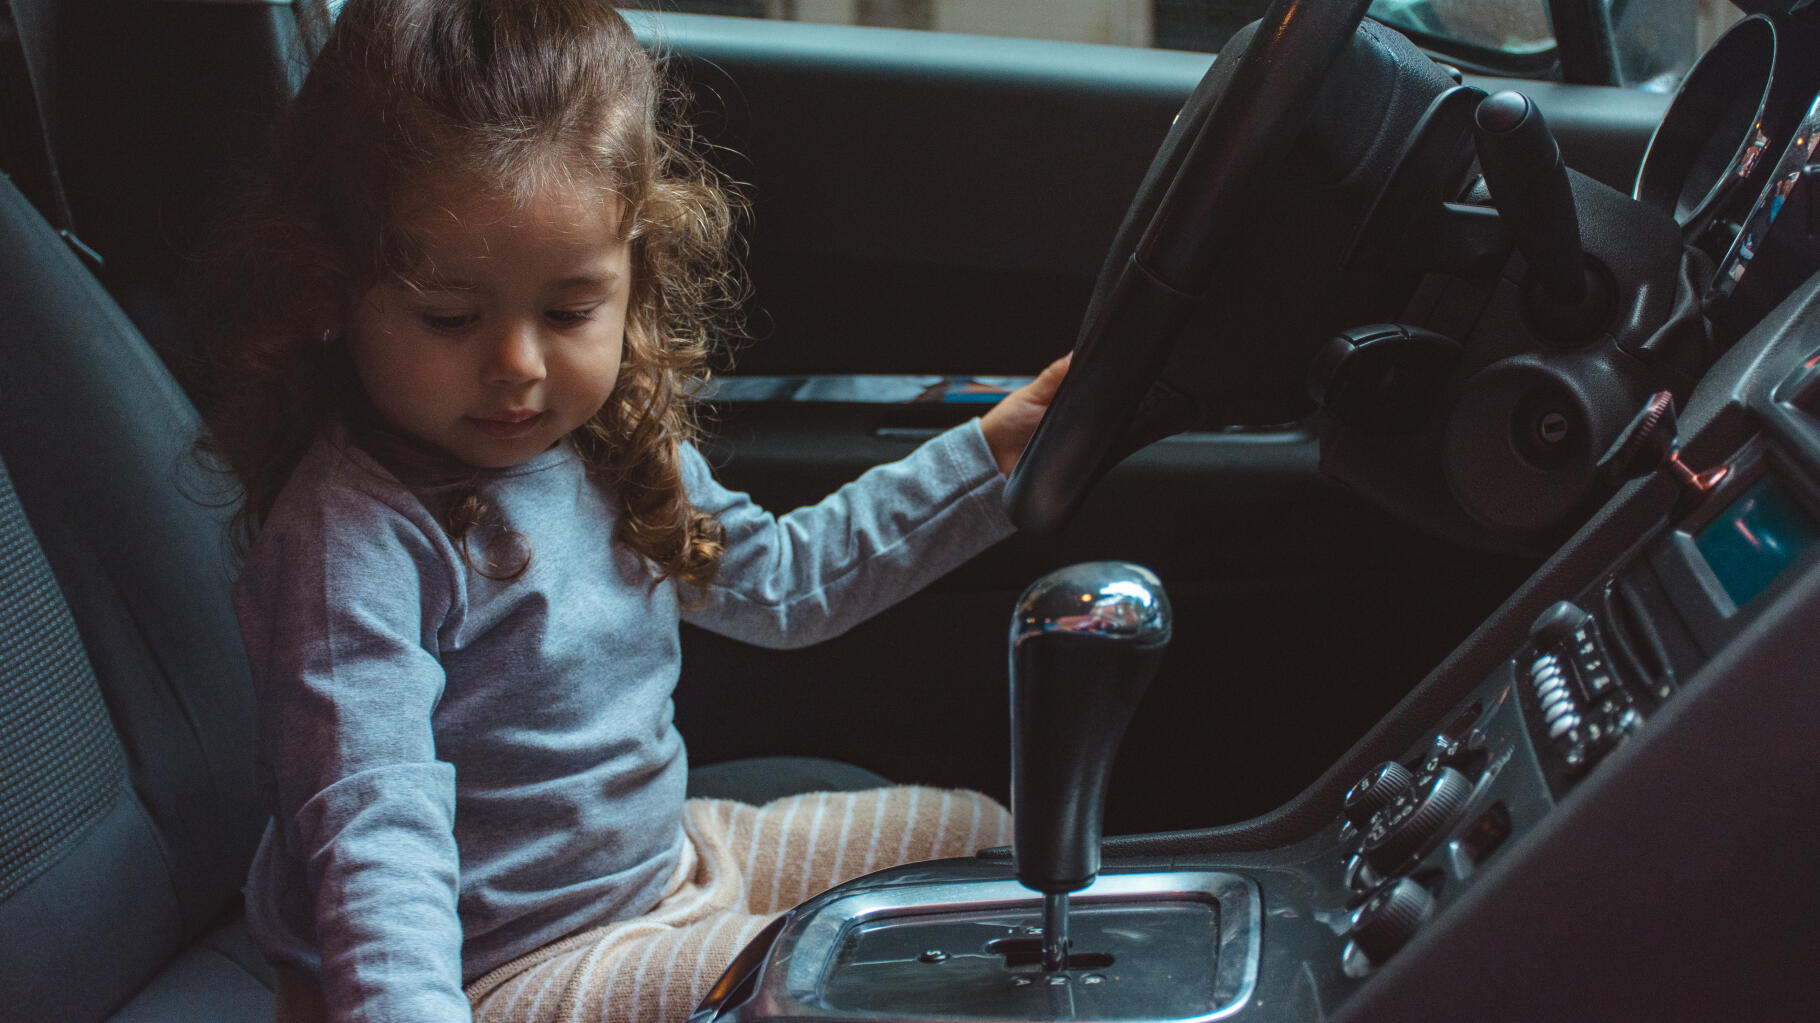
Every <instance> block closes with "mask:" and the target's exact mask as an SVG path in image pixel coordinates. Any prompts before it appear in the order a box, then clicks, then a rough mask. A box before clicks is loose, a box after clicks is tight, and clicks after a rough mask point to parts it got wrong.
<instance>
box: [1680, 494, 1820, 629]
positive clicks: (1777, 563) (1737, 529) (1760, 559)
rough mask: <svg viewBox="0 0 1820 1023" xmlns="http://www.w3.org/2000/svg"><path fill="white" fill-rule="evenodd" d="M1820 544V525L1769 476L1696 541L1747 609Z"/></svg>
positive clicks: (1729, 592) (1731, 594) (1728, 591)
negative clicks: (1756, 598)
mask: <svg viewBox="0 0 1820 1023" xmlns="http://www.w3.org/2000/svg"><path fill="white" fill-rule="evenodd" d="M1816 541H1820V526H1816V525H1815V523H1814V519H1813V517H1812V516H1811V515H1809V514H1808V512H1807V510H1806V509H1804V508H1802V507H1801V506H1800V505H1799V504H1797V503H1796V501H1795V499H1794V497H1793V496H1792V495H1791V494H1789V492H1788V490H1787V489H1786V488H1784V487H1783V485H1782V484H1781V483H1779V482H1777V481H1776V480H1775V478H1774V477H1765V478H1764V479H1763V480H1761V481H1760V482H1758V483H1757V484H1756V485H1755V486H1753V487H1751V488H1750V489H1749V490H1747V491H1745V492H1744V495H1743V496H1742V497H1740V498H1738V499H1737V500H1736V501H1733V502H1732V504H1731V507H1729V508H1727V509H1725V511H1723V512H1721V513H1720V515H1719V517H1718V518H1716V519H1714V520H1713V521H1712V522H1710V523H1708V524H1707V525H1706V527H1705V528H1703V529H1701V530H1700V532H1699V533H1698V534H1697V535H1696V536H1695V537H1694V546H1695V547H1697V548H1699V550H1700V555H1701V556H1702V557H1704V558H1705V559H1706V563H1707V564H1708V565H1709V566H1711V568H1712V570H1713V575H1715V576H1717V577H1718V579H1719V585H1720V586H1722V587H1724V588H1725V594H1726V596H1728V597H1730V598H1731V599H1732V603H1733V604H1736V605H1737V606H1739V607H1743V606H1744V605H1745V604H1747V603H1749V602H1750V600H1751V598H1753V597H1755V596H1756V595H1757V594H1759V593H1762V592H1763V591H1764V589H1765V588H1767V587H1768V586H1769V584H1770V583H1771V582H1773V581H1774V580H1775V578H1776V576H1777V575H1779V574H1781V572H1782V570H1783V569H1785V568H1787V567H1788V566H1789V565H1790V564H1792V563H1793V562H1794V560H1795V559H1796V558H1798V557H1800V556H1801V554H1802V552H1803V551H1806V550H1807V549H1808V548H1809V547H1812V546H1813V545H1814V543H1815V542H1816Z"/></svg>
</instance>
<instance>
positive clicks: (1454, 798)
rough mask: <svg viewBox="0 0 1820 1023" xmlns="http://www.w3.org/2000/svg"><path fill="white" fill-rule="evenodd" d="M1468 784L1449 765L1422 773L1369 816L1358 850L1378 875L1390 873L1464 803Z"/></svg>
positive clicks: (1468, 788) (1450, 818) (1442, 825)
mask: <svg viewBox="0 0 1820 1023" xmlns="http://www.w3.org/2000/svg"><path fill="white" fill-rule="evenodd" d="M1471 794H1472V783H1471V782H1470V781H1467V780H1466V776H1465V775H1463V774H1461V773H1460V772H1459V771H1456V770H1454V769H1453V768H1451V767H1443V768H1441V769H1440V770H1438V771H1434V772H1432V773H1424V774H1423V775H1421V776H1420V777H1418V778H1417V779H1416V781H1415V783H1414V784H1413V785H1411V786H1410V787H1409V788H1408V789H1406V790H1405V791H1404V792H1403V794H1402V795H1400V796H1398V797H1397V798H1396V799H1395V800H1394V801H1392V802H1391V803H1390V805H1388V806H1386V807H1384V808H1383V809H1382V810H1379V811H1378V812H1377V814H1376V815H1374V816H1373V817H1372V818H1371V826H1370V827H1369V828H1368V829H1366V832H1365V841H1364V843H1363V844H1362V845H1361V846H1360V849H1359V852H1360V854H1361V855H1363V856H1364V857H1365V862H1367V863H1369V864H1371V866H1372V869H1374V870H1376V871H1377V872H1378V873H1379V874H1390V873H1392V872H1394V870H1395V868H1396V867H1398V866H1400V865H1401V864H1402V862H1403V861H1404V860H1406V859H1408V858H1409V857H1410V856H1411V855H1413V854H1414V853H1415V852H1416V851H1418V850H1419V849H1421V848H1422V846H1423V845H1424V844H1426V843H1427V842H1428V840H1429V839H1431V838H1434V837H1435V836H1437V835H1439V834H1440V832H1441V829H1442V828H1444V827H1446V826H1447V823H1448V822H1449V821H1450V820H1452V819H1453V817H1454V815H1455V814H1457V813H1459V812H1460V810H1461V808H1463V807H1464V806H1465V805H1466V798H1467V797H1468V796H1469V795H1471Z"/></svg>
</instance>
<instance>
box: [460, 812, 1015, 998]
mask: <svg viewBox="0 0 1820 1023" xmlns="http://www.w3.org/2000/svg"><path fill="white" fill-rule="evenodd" d="M683 830H684V832H685V834H686V835H687V837H688V841H687V842H685V843H684V848H683V858H682V862H681V863H680V864H678V866H677V869H676V873H675V875H674V876H673V877H672V879H671V882H670V890H669V894H667V895H666V896H664V898H663V900H662V901H661V902H659V903H658V904H657V906H656V907H654V908H653V909H652V910H651V912H649V913H647V914H646V915H644V916H641V917H638V918H637V919H633V920H626V921H623V922H621V923H616V924H610V925H608V926H606V927H601V928H597V929H595V930H591V931H585V932H582V933H580V934H576V935H572V936H570V937H568V938H565V939H563V940H561V941H557V942H554V943H552V944H550V945H547V946H545V947H543V948H541V949H538V950H537V951H536V952H533V953H531V954H529V955H527V956H523V957H521V958H519V959H516V960H514V961H512V962H510V963H507V964H506V965H504V966H502V967H500V968H499V969H497V970H494V971H493V972H491V973H489V974H487V975H486V976H484V977H481V978H480V979H478V980H476V981H475V982H474V983H473V984H472V985H470V986H469V987H468V997H469V999H470V1000H471V1001H472V1002H473V1003H474V1019H475V1021H476V1023H533V1021H535V1023H572V1021H573V1023H580V1021H586V1023H597V1021H609V1020H611V1021H638V1023H661V1021H671V1020H681V1019H683V1018H684V1017H685V1016H687V1015H688V1014H689V1012H690V1010H691V1009H693V1008H694V1007H695V1004H696V1003H697V1002H698V1001H700V1000H701V997H702V996H703V995H704V994H705V993H706V992H707V990H708V988H709V987H710V986H712V985H713V983H714V981H715V980H716V979H717V978H718V977H719V976H720V974H721V971H722V970H723V969H725V968H726V966H727V964H728V963H729V962H731V961H732V959H733V957H734V956H735V955H736V954H738V952H739V950H740V949H741V948H743V947H745V945H746V943H747V942H748V941H750V940H751V939H752V937H753V936H754V935H756V934H757V933H758V932H759V931H760V930H762V929H763V928H764V926H765V925H766V924H768V923H770V922H771V920H772V919H774V918H775V917H776V916H777V914H778V913H780V912H782V911H783V910H786V909H788V908H790V907H791V906H794V905H796V904H797V903H799V902H802V901H803V900H805V899H807V898H809V897H810V896H812V895H816V894H818V893H820V892H822V891H825V890H826V889H828V888H831V887H833V886H834V885H836V884H839V883H840V882H842V881H845V880H847V879H849V878H853V877H858V876H859V875H861V874H864V873H867V872H869V871H873V870H879V869H882V868H884V867H888V866H893V865H896V864H899V863H909V862H913V861H916V860H927V859H939V858H941V857H945V856H968V855H971V854H972V853H973V852H974V851H975V850H977V849H980V848H982V847H985V846H991V845H1003V844H1005V843H1007V842H1009V841H1011V815H1010V814H1009V813H1007V812H1006V811H1005V809H1004V807H1002V806H1000V805H999V804H998V803H996V802H994V801H992V800H991V799H989V798H987V797H986V796H982V795H980V794H979V793H977V792H966V791H944V790H941V789H931V788H889V789H875V790H872V791H869V792H816V793H810V794H808V795H801V796H790V797H787V798H785V799H780V800H777V801H776V802H773V803H767V804H766V805H764V806H762V807H755V806H747V805H745V804H743V803H733V802H726V801H721V800H705V799H692V800H690V801H689V802H688V803H687V804H686V805H685V808H684V812H683Z"/></svg>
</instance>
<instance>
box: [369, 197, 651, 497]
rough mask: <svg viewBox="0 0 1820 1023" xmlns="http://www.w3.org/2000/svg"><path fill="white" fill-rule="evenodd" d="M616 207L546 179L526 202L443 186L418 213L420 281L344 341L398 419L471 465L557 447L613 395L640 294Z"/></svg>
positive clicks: (508, 462)
mask: <svg viewBox="0 0 1820 1023" xmlns="http://www.w3.org/2000/svg"><path fill="white" fill-rule="evenodd" d="M618 220H619V216H618V209H617V204H615V203H612V202H603V201H600V200H598V199H595V198H593V197H592V196H591V195H589V194H585V193H579V192H572V191H569V190H563V189H551V190H546V191H545V192H544V193H541V194H539V195H538V196H537V197H536V198H535V199H534V200H533V201H532V202H530V203H528V204H523V205H520V204H518V203H515V202H513V201H512V200H511V199H506V198H492V197H488V196H487V195H486V194H485V193H483V192H482V191H481V190H470V191H465V192H463V191H457V190H454V189H433V190H432V191H431V194H430V201H428V202H425V203H424V204H423V205H422V206H421V207H420V208H419V212H418V213H417V214H416V215H415V216H413V217H411V218H409V220H408V222H407V224H406V226H407V227H408V228H409V229H411V230H412V231H413V232H414V234H415V237H416V238H417V239H418V240H419V242H420V243H421V246H422V253H423V257H424V258H423V263H422V265H421V267H420V270H419V273H418V274H417V276H418V277H419V278H421V279H420V280H419V281H417V282H416V283H418V284H420V285H421V290H419V289H416V288H411V287H407V286H405V285H402V284H383V285H380V286H379V287H376V288H374V289H372V290H371V291H369V292H368V293H367V294H366V295H364V296H361V297H360V298H359V299H358V300H357V301H356V302H355V307H354V311H353V316H352V322H351V323H350V325H349V331H348V348H349V351H350V352H351V354H352V355H353V359H354V366H355V369H356V370H357V372H358V373H359V376H360V382H361V385H362V386H363V387H365V389H366V393H367V397H368V399H369V400H370V401H371V402H372V404H373V407H374V408H375V409H377V410H378V412H379V414H380V415H381V416H383V417H384V418H385V420H386V421H387V422H388V423H389V424H391V425H392V426H393V427H394V428H396V429H400V430H403V431H404V432H406V433H408V434H410V435H411V436H412V437H415V438H416V439H418V440H421V441H425V442H427V443H430V444H433V445H435V446H436V447H438V448H440V449H442V450H443V451H445V452H447V453H448V454H450V455H453V456H455V457H456V458H459V459H460V460H462V461H463V462H466V463H467V464H469V465H473V466H477V467H482V468H493V469H500V468H507V467H510V466H514V465H518V464H520V463H523V462H526V461H528V460H530V459H532V458H534V457H536V456H537V455H538V454H539V453H541V452H544V451H547V450H549V448H550V447H551V446H552V445H554V444H555V443H556V442H557V441H558V440H560V439H561V438H562V437H563V436H564V435H565V434H567V433H568V432H569V431H571V430H573V429H575V428H576V427H578V426H580V425H581V424H582V423H584V422H586V421H587V420H588V419H589V418H591V417H592V416H593V415H594V413H595V412H597V411H599V409H600V407H601V406H602V405H603V404H605V403H606V400H607V396H608V395H609V394H611V393H612V391H613V382H614V381H615V380H616V379H617V378H618V376H619V360H620V353H621V351H622V349H623V348H624V345H625V326H626V301H627V297H628V295H629V294H630V292H631V285H632V281H631V258H630V256H631V252H630V243H629V242H628V241H627V240H626V239H625V238H624V237H623V236H622V234H621V232H620V230H619V222H618Z"/></svg>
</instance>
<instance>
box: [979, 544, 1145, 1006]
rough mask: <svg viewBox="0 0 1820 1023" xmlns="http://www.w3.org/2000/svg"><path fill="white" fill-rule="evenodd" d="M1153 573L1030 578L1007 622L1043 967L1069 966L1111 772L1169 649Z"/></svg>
mask: <svg viewBox="0 0 1820 1023" xmlns="http://www.w3.org/2000/svg"><path fill="white" fill-rule="evenodd" d="M1170 620H1171V615H1170V610H1169V598H1168V596H1167V595H1166V594H1165V593H1164V592H1163V584H1162V582H1161V581H1160V580H1159V579H1157V577H1156V575H1155V574H1154V573H1152V572H1151V571H1150V570H1149V569H1146V568H1143V567H1141V566H1138V565H1132V564H1127V563H1124V562H1118V561H1093V562H1087V563H1085V564H1080V565H1073V566H1071V567H1068V568H1063V569H1059V570H1057V571H1054V572H1051V573H1049V574H1048V575H1046V576H1044V577H1042V578H1041V579H1038V580H1037V581H1036V582H1034V583H1031V584H1030V587H1029V588H1028V589H1026V590H1025V591H1024V595H1023V597H1022V598H1020V599H1019V600H1018V603H1017V611H1016V612H1015V614H1014V616H1013V617H1012V621H1011V817H1012V850H1013V856H1014V857H1015V860H1016V864H1017V879H1018V880H1019V881H1021V882H1023V884H1024V885H1025V886H1026V887H1029V888H1033V889H1035V890H1036V891H1039V892H1042V893H1043V968H1044V969H1045V970H1051V971H1053V970H1059V969H1062V968H1063V967H1065V966H1066V965H1067V956H1068V893H1069V892H1074V891H1079V890H1080V889H1082V888H1085V887H1087V885H1089V884H1091V883H1092V882H1093V879H1094V876H1095V875H1097V874H1098V873H1099V871H1100V820H1101V814H1102V812H1103V811H1104V809H1105V796H1106V775H1107V772H1108V771H1109V770H1110V768H1111V767H1112V757H1113V754H1114V753H1115V752H1116V751H1117V750H1118V745H1119V740H1120V739H1121V738H1122V737H1123V736H1124V734H1125V726H1126V724H1127V723H1128V722H1129V721H1130V720H1131V713H1132V711H1133V710H1134V709H1136V707H1137V703H1138V699H1139V698H1140V697H1142V696H1143V694H1144V689H1145V688H1146V687H1148V686H1149V685H1150V680H1151V678H1152V677H1154V676H1155V675H1156V670H1157V666H1158V665H1159V664H1161V663H1162V659H1163V651H1164V649H1165V648H1166V647H1167V646H1168V645H1169V634H1170Z"/></svg>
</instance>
